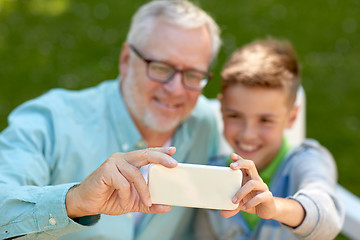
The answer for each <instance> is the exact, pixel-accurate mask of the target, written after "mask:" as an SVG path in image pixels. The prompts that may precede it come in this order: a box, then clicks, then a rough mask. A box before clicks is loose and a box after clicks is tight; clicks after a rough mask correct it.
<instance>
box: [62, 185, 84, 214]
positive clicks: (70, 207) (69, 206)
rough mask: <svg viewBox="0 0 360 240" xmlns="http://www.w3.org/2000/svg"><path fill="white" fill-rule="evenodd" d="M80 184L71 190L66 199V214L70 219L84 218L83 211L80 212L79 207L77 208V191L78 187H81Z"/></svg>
mask: <svg viewBox="0 0 360 240" xmlns="http://www.w3.org/2000/svg"><path fill="white" fill-rule="evenodd" d="M79 186H80V184H76V185H74V186H72V187H71V188H69V190H68V192H67V194H66V197H65V207H66V213H67V215H68V217H69V218H71V219H74V218H78V217H82V216H83V215H82V213H81V211H79V209H78V207H77V206H76V204H75V203H76V202H77V201H76V200H75V199H76V197H75V194H76V192H75V190H76V188H77V187H79Z"/></svg>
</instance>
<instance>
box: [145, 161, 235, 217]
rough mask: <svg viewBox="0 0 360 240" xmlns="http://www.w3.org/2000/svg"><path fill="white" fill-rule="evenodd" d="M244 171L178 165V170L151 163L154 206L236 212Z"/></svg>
mask: <svg viewBox="0 0 360 240" xmlns="http://www.w3.org/2000/svg"><path fill="white" fill-rule="evenodd" d="M241 182H242V172H241V171H240V170H236V171H235V170H232V169H230V168H229V167H218V166H208V165H199V164H187V163H178V165H177V166H176V167H175V168H166V167H164V166H162V165H159V164H151V165H150V167H149V174H148V186H149V191H150V196H151V201H152V203H153V204H164V205H171V206H182V207H193V208H208V209H221V210H233V209H236V208H237V207H238V205H239V204H234V203H233V202H232V198H233V197H234V196H235V193H236V192H237V191H238V190H239V189H240V188H241Z"/></svg>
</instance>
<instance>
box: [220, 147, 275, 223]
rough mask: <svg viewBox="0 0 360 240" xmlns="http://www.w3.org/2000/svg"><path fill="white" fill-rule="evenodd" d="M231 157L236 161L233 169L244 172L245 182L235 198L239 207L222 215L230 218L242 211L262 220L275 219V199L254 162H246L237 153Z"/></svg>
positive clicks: (222, 212) (234, 200)
mask: <svg viewBox="0 0 360 240" xmlns="http://www.w3.org/2000/svg"><path fill="white" fill-rule="evenodd" d="M230 157H231V159H232V160H233V161H234V162H233V163H231V164H230V167H231V169H233V170H239V169H240V170H241V171H242V173H243V182H242V187H241V189H240V190H239V191H238V192H237V193H236V195H235V196H234V198H233V202H234V203H235V204H237V203H239V207H238V208H237V209H235V210H224V211H221V215H222V216H223V217H225V218H228V217H232V216H234V215H235V214H237V213H238V212H239V211H240V210H241V211H245V212H248V213H252V214H256V215H258V216H259V217H261V218H265V219H269V218H273V217H274V216H275V215H276V207H275V202H274V197H273V195H272V193H271V192H270V191H269V188H268V186H267V185H266V184H265V183H264V182H263V180H262V179H261V177H260V176H259V173H258V171H257V169H256V166H255V164H254V162H253V161H251V160H245V159H243V158H241V157H240V156H239V155H237V154H235V153H232V154H231V155H230Z"/></svg>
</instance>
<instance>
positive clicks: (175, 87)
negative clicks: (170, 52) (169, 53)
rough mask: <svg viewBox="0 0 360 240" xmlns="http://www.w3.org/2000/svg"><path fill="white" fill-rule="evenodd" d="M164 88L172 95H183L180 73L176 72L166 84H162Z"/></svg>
mask: <svg viewBox="0 0 360 240" xmlns="http://www.w3.org/2000/svg"><path fill="white" fill-rule="evenodd" d="M164 88H165V89H166V90H167V91H169V92H171V93H172V94H181V93H183V92H184V90H185V89H184V85H183V83H182V73H181V72H176V73H175V75H174V76H173V77H172V78H171V79H170V80H169V81H168V82H166V83H164Z"/></svg>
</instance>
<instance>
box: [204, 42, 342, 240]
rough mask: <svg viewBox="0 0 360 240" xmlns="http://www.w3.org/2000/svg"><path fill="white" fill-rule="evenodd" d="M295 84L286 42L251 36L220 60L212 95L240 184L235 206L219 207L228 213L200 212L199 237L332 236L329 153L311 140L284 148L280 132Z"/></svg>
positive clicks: (338, 212)
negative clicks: (216, 93) (217, 91)
mask: <svg viewBox="0 0 360 240" xmlns="http://www.w3.org/2000/svg"><path fill="white" fill-rule="evenodd" d="M299 84H300V77H299V66H298V63H297V59H296V56H295V52H294V51H293V49H292V46H291V44H290V43H288V42H286V41H278V40H274V39H268V40H265V41H255V42H252V43H250V44H248V45H246V46H244V47H243V48H241V49H239V50H237V51H236V52H235V53H234V54H233V55H232V56H231V58H230V59H229V60H228V62H227V63H226V65H225V67H224V69H223V71H222V93H223V94H222V95H221V96H220V97H219V100H220V102H221V104H222V107H221V111H222V114H223V121H224V135H225V138H226V140H227V141H228V143H229V144H230V145H231V147H232V148H233V150H234V151H235V152H236V153H233V154H231V155H230V158H231V160H230V159H229V160H228V165H229V164H230V162H232V161H237V162H236V163H235V162H233V163H231V165H232V167H233V169H234V168H237V169H241V170H242V172H243V174H244V179H243V186H242V188H241V191H239V192H238V194H237V195H236V197H234V199H233V202H234V203H239V207H238V209H236V210H234V211H227V212H223V213H222V216H223V217H231V216H233V215H235V214H236V215H235V216H234V217H232V218H227V219H221V218H220V216H219V215H220V214H219V213H217V212H216V211H214V210H207V211H200V212H199V215H198V218H197V220H198V221H197V237H198V238H199V239H299V238H300V239H332V238H334V237H335V236H336V235H337V234H338V233H339V231H340V230H341V227H342V223H343V208H342V205H341V203H340V200H339V198H338V197H337V196H336V192H335V186H336V177H337V176H336V175H337V172H336V165H335V162H334V160H333V158H332V156H331V155H330V153H329V152H328V151H327V150H326V149H324V148H323V147H321V146H320V145H319V143H317V142H316V141H314V140H305V141H304V143H303V144H301V146H297V147H293V148H291V147H290V146H289V145H288V144H287V141H286V139H285V138H284V137H283V136H284V134H283V132H284V130H285V129H286V128H289V127H291V126H292V124H293V123H294V121H295V119H296V115H297V111H298V107H296V106H295V105H294V102H295V99H296V92H297V90H298V87H299ZM240 156H241V157H240ZM242 158H243V160H241V159H242ZM245 159H250V160H245ZM217 160H219V159H217ZM238 160H241V161H238ZM223 162H224V161H223ZM215 164H216V163H215ZM239 211H240V212H239ZM237 213H238V214H237ZM209 230H210V231H209Z"/></svg>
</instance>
